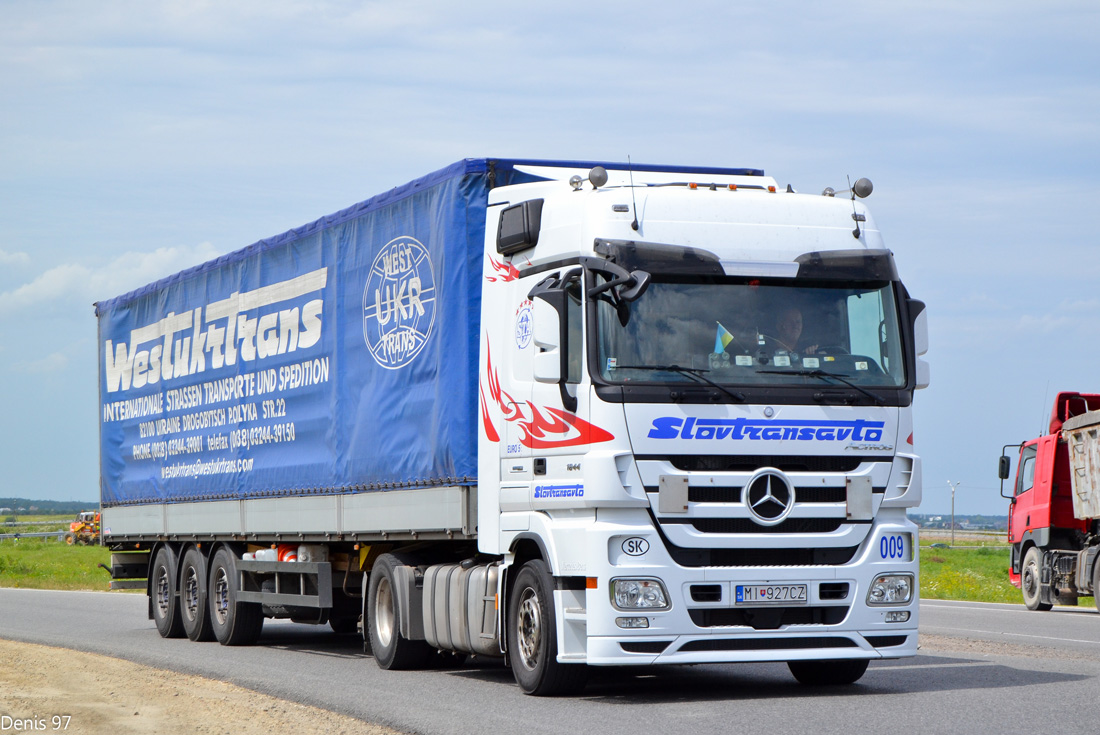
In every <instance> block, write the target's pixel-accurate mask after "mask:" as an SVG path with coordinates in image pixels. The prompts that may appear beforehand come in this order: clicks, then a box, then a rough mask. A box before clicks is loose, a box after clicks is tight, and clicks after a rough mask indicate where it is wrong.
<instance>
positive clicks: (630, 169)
mask: <svg viewBox="0 0 1100 735" xmlns="http://www.w3.org/2000/svg"><path fill="white" fill-rule="evenodd" d="M626 170H627V171H628V172H629V173H630V203H631V205H632V208H633V209H634V221H633V222H631V223H630V229H632V230H634V231H635V232H637V231H638V202H637V201H635V199H634V166H633V165H632V164H631V163H630V156H627V157H626Z"/></svg>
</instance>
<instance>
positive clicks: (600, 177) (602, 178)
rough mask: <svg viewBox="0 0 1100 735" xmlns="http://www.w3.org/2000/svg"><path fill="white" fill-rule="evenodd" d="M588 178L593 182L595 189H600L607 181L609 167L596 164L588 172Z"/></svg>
mask: <svg viewBox="0 0 1100 735" xmlns="http://www.w3.org/2000/svg"><path fill="white" fill-rule="evenodd" d="M588 180H589V181H591V182H592V188H593V189H599V188H600V187H601V186H603V185H604V184H606V183H607V169H606V168H604V167H603V166H596V167H595V168H593V169H592V170H591V171H589V172H588Z"/></svg>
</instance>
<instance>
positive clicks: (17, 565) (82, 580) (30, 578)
mask: <svg viewBox="0 0 1100 735" xmlns="http://www.w3.org/2000/svg"><path fill="white" fill-rule="evenodd" d="M25 519H26V517H25V516H24V517H21V518H20V520H25ZM34 528H36V527H34V526H30V527H27V530H28V531H29V530H30V529H34ZM38 528H40V527H38ZM4 532H7V533H11V532H13V531H4ZM937 540H938V539H937ZM966 543H968V544H973V543H975V542H973V541H967V542H966ZM110 559H111V552H110V551H109V550H107V549H105V548H103V547H102V546H66V545H65V544H64V543H63V542H58V541H56V540H55V539H36V538H32V539H20V540H18V541H12V540H5V541H2V542H0V587H27V588H34V589H58V590H103V589H107V586H108V583H109V582H110V577H109V575H108V574H107V572H106V571H104V570H103V569H100V568H99V566H98V565H99V564H106V565H110ZM1009 559H1010V552H1009V547H1008V546H1007V545H1006V544H1005V543H1004V542H1003V541H999V540H998V541H990V542H989V543H988V544H986V545H983V546H980V547H979V548H960V547H958V546H956V547H951V548H930V547H923V548H921V550H920V573H921V579H920V585H921V597H924V598H928V599H940V600H968V601H972V602H1008V603H1012V604H1021V603H1022V598H1021V596H1020V590H1018V589H1016V588H1015V587H1013V586H1012V583H1011V582H1009V581H1008V565H1009ZM1079 604H1080V605H1081V606H1091V605H1092V604H1093V600H1092V598H1091V597H1084V598H1081V599H1080V600H1079Z"/></svg>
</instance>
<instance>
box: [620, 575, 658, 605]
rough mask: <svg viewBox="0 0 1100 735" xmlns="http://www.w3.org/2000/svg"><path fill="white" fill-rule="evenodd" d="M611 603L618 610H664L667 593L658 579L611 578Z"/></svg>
mask: <svg viewBox="0 0 1100 735" xmlns="http://www.w3.org/2000/svg"><path fill="white" fill-rule="evenodd" d="M611 604H612V605H614V606H615V607H616V608H618V609H619V610H639V609H643V608H644V609H648V610H665V609H667V608H668V607H669V604H668V594H667V593H666V592H665V587H664V585H663V584H661V581H660V580H658V579H613V580H611Z"/></svg>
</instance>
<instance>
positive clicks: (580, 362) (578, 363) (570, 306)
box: [565, 275, 584, 383]
mask: <svg viewBox="0 0 1100 735" xmlns="http://www.w3.org/2000/svg"><path fill="white" fill-rule="evenodd" d="M565 296H566V298H565V323H566V331H567V335H566V343H565V356H566V376H565V382H567V383H580V382H581V377H582V375H583V374H584V311H583V309H582V304H581V280H580V276H579V275H577V276H574V277H572V278H570V279H569V280H568V281H567V282H566V286H565Z"/></svg>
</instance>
